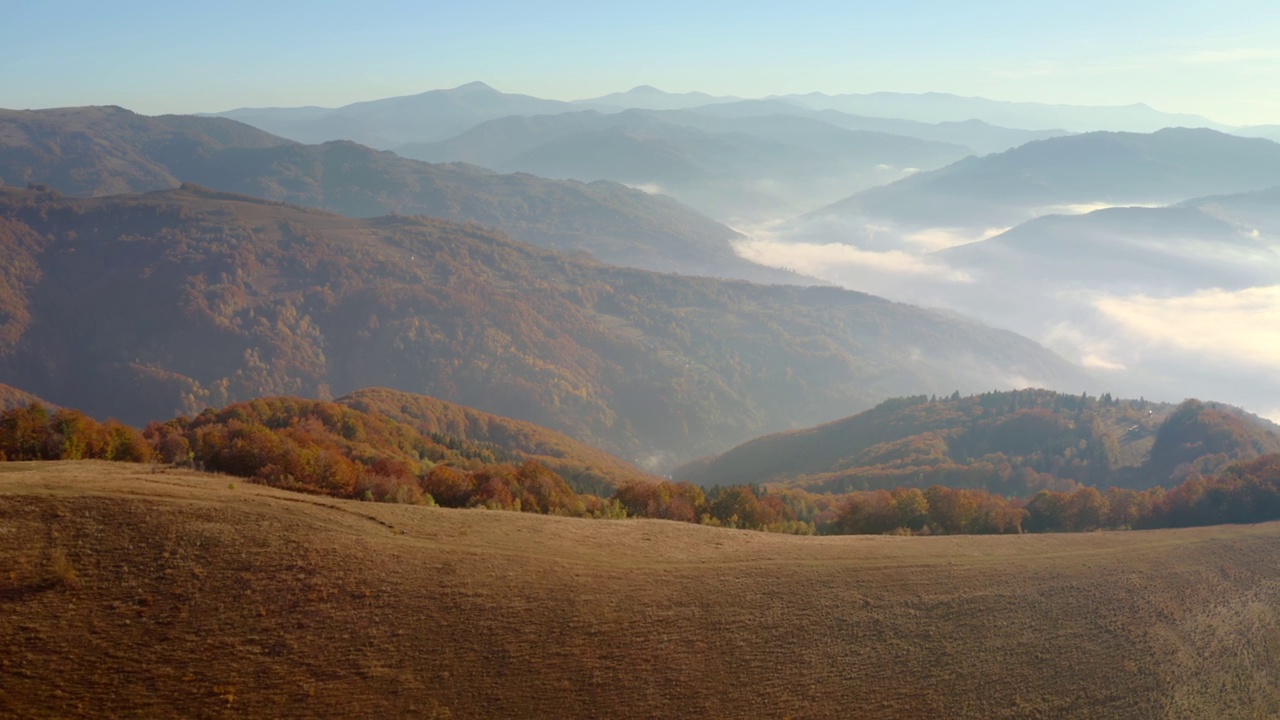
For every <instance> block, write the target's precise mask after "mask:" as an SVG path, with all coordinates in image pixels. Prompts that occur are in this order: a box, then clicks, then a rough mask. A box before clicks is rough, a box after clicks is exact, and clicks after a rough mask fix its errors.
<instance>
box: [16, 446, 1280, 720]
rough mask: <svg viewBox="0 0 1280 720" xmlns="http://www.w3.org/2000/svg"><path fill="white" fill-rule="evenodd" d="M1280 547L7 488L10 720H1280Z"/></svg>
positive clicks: (67, 473)
mask: <svg viewBox="0 0 1280 720" xmlns="http://www.w3.org/2000/svg"><path fill="white" fill-rule="evenodd" d="M1278 560H1280V525H1277V524H1267V525H1258V526H1244V527H1240V526H1236V527H1218V528H1203V529H1193V530H1179V531H1151V532H1128V533H1093V534H1081V535H1023V536H1005V537H931V538H896V537H819V538H812V537H790V536H779V535H768V534H763V533H752V532H742V531H730V530H722V529H715V528H707V527H699V526H692V525H683V524H677V523H669V522H660V521H649V520H643V521H601V520H596V521H592V520H576V519H564V518H554V517H540V516H530V515H520V514H514V513H500V512H489V511H479V510H467V511H461V510H440V509H434V508H420V507H407V506H396V505H379V504H374V503H357V502H344V501H335V500H330V499H326V498H318V497H310V496H303V495H293V494H289V493H284V492H279V491H275V490H271V489H268V488H264V487H258V486H254V485H248V484H245V483H243V482H241V481H238V480H232V479H230V478H227V477H220V476H209V475H199V474H196V473H188V472H180V471H165V472H153V471H152V468H150V467H147V466H128V465H120V464H114V465H113V464H106V463H53V464H21V463H13V464H6V465H0V715H4V716H6V717H148V718H162V717H378V718H384V717H427V718H473V717H477V718H507V717H548V718H552V717H554V718H563V717H593V718H614V717H636V718H649V717H698V718H732V717H744V718H785V717H792V718H886V717H897V718H935V717H936V718H1107V717H1117V718H1233V717H1248V718H1252V717H1257V718H1263V717H1275V716H1277V715H1278V714H1280V617H1278V612H1280V610H1278V608H1280V562H1278Z"/></svg>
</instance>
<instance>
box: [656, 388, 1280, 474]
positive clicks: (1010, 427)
mask: <svg viewBox="0 0 1280 720" xmlns="http://www.w3.org/2000/svg"><path fill="white" fill-rule="evenodd" d="M1278 431H1280V428H1277V427H1276V425H1275V424H1274V423H1271V422H1270V421H1267V420H1265V419H1263V418H1259V417H1257V416H1255V415H1251V414H1249V413H1247V412H1245V411H1243V410H1241V409H1239V408H1234V407H1230V406H1226V405H1220V404H1213V403H1211V404H1208V405H1206V404H1204V403H1200V402H1199V401H1195V400H1189V401H1187V402H1186V403H1183V404H1182V405H1180V406H1174V405H1171V404H1169V403H1153V402H1147V401H1145V400H1116V399H1114V398H1112V397H1111V396H1110V395H1106V396H1104V397H1101V398H1098V397H1092V396H1083V397H1082V396H1080V395H1069V394H1062V393H1056V392H1051V391H1048V390H1035V389H1031V390H1014V391H1008V392H990V393H984V394H982V395H974V396H970V397H953V398H941V399H938V398H934V399H930V398H928V397H924V396H915V397H908V398H897V399H894V400H888V401H886V402H883V403H881V404H880V405H878V406H876V407H875V408H872V409H871V410H867V411H865V412H862V413H859V414H858V415H854V416H852V417H847V418H844V419H841V420H836V421H834V422H830V423H826V424H824V425H820V426H817V427H812V428H806V429H803V430H794V431H790V432H783V433H777V434H774V435H768V436H765V437H760V438H756V439H754V440H751V441H748V442H746V443H743V444H742V445H739V446H738V447H735V448H733V449H731V450H729V451H728V452H726V453H724V454H722V455H719V456H717V457H714V458H704V459H701V460H698V461H696V462H694V463H689V464H688V465H686V466H684V467H681V468H677V469H676V471H675V476H676V477H677V478H679V479H681V480H688V481H690V482H694V483H698V484H701V485H715V484H726V483H735V482H736V483H773V484H776V485H778V486H785V487H795V488H804V489H807V490H811V491H814V492H820V493H844V492H849V491H857V490H873V489H881V488H884V489H888V488H895V487H928V486H930V485H935V484H936V485H944V486H949V487H973V488H983V489H986V490H990V491H992V492H998V493H1003V494H1007V495H1030V494H1034V493H1035V492H1036V491H1037V490H1041V489H1044V488H1058V489H1061V488H1070V487H1071V486H1072V485H1073V484H1075V483H1079V484H1083V485H1093V486H1097V487H1102V488H1106V487H1109V486H1112V485H1119V486H1122V487H1132V488H1148V487H1151V486H1153V485H1165V486H1172V485H1176V484H1178V483H1179V482H1181V481H1182V480H1184V479H1185V478H1186V477H1187V475H1188V474H1189V473H1190V472H1191V471H1192V470H1196V471H1199V472H1201V473H1204V474H1212V473H1215V472H1218V471H1220V470H1222V469H1223V468H1225V467H1226V466H1228V465H1230V464H1231V463H1233V462H1239V461H1242V460H1249V459H1252V458H1255V457H1258V456H1260V455H1264V454H1267V453H1276V452H1280V432H1278Z"/></svg>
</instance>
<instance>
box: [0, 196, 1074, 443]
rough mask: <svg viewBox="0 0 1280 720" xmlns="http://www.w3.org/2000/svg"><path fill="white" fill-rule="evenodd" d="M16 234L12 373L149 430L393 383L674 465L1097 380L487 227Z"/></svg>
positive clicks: (882, 313)
mask: <svg viewBox="0 0 1280 720" xmlns="http://www.w3.org/2000/svg"><path fill="white" fill-rule="evenodd" d="M0 218H2V219H3V223H4V225H3V227H2V228H0V230H2V231H3V232H4V233H5V235H4V237H3V241H4V242H3V243H2V246H3V247H5V248H7V249H9V250H10V252H12V253H13V259H12V262H10V263H8V264H6V266H5V267H3V268H0V271H2V274H0V277H2V278H3V282H2V283H0V287H3V288H6V289H7V292H6V293H5V295H4V297H3V300H2V301H0V302H3V304H4V306H5V307H9V308H13V309H14V310H12V311H10V312H9V313H8V314H6V316H5V320H6V322H5V324H4V325H3V326H0V337H3V338H6V341H5V342H4V343H3V344H0V377H3V378H5V379H6V380H7V381H9V382H11V383H13V384H15V385H18V386H20V387H23V388H26V389H28V390H30V391H32V392H35V393H37V394H38V395H40V396H42V397H46V398H48V399H49V400H51V401H53V402H55V403H58V404H60V405H66V406H71V407H78V408H81V409H83V410H85V411H86V412H88V413H90V414H91V415H94V416H99V417H103V416H116V417H119V418H120V419H122V420H125V421H127V422H131V423H134V424H145V423H146V422H148V421H150V420H154V419H161V418H167V417H170V416H172V415H174V414H177V413H188V414H189V413H193V412H196V411H198V410H200V409H202V408H204V407H206V406H220V405H224V404H227V403H229V402H232V401H235V400H242V399H248V398H252V397H259V396H264V395H297V396H303V397H320V398H324V397H332V396H336V395H341V394H343V393H347V392H351V391H353V390H355V389H358V388H364V387H370V386H384V387H391V388H395V389H398V390H403V391H408V392H415V393H424V394H429V395H432V396H435V397H439V398H441V399H444V400H448V401H451V402H458V403H462V404H465V405H470V406H473V407H476V408H478V409H481V410H484V411H486V412H492V413H497V414H501V415H507V416H511V417H515V418H519V419H523V420H529V421H532V422H536V423H538V424H540V425H545V426H548V427H551V428H553V429H556V430H560V431H563V432H567V433H569V434H570V435H572V436H574V437H576V438H577V439H579V440H582V441H585V442H589V443H591V444H597V445H599V446H601V447H603V448H605V449H607V450H611V451H614V452H616V453H620V454H622V455H623V457H625V458H628V459H639V460H641V461H643V463H644V464H645V465H646V466H649V467H655V466H662V465H663V464H666V463H670V462H671V461H672V460H677V459H687V458H689V457H692V456H695V455H703V454H706V453H708V452H712V451H715V450H718V449H720V448H723V447H726V446H728V445H730V444H731V443H734V442H740V441H742V440H745V439H746V438H748V437H751V436H754V435H758V434H760V433H761V432H766V431H771V430H780V429H784V428H788V427H797V426H801V425H805V424H812V423H814V422H820V421H823V420H828V419H831V418H834V417H840V416H842V415H844V414H847V413H848V412H849V411H850V410H851V409H853V410H856V409H858V408H863V407H868V406H869V405H871V404H873V403H874V402H877V401H879V400H882V399H884V398H885V397H891V396H894V395H901V394H903V393H904V392H950V391H951V390H954V389H957V388H958V389H960V390H964V391H969V392H971V391H974V390H977V389H979V388H984V387H986V388H989V387H993V386H995V387H1010V386H1022V385H1026V384H1029V383H1034V384H1043V385H1050V386H1059V387H1066V388H1071V389H1074V388H1076V387H1082V388H1085V387H1089V384H1090V383H1091V380H1090V379H1089V378H1087V377H1086V376H1085V375H1084V374H1083V373H1082V372H1081V371H1079V370H1078V369H1077V368H1075V367H1074V366H1072V365H1070V364H1068V363H1066V362H1064V361H1062V360H1061V359H1060V358H1058V357H1057V356H1055V355H1053V354H1052V353H1049V352H1048V351H1046V350H1044V349H1043V348H1042V347H1040V346H1038V345H1036V344H1034V343H1031V342H1029V341H1027V340H1025V339H1023V338H1020V337H1018V336H1016V335H1013V334H1011V333H1007V332H1002V331H997V330H992V329H990V328H986V327H984V326H981V325H979V324H976V323H973V322H970V321H967V320H964V319H961V318H958V317H956V316H954V315H950V314H943V313H938V312H932V311H926V310H923V309H920V308H916V307H912V306H907V305H900V304H896V303H892V302H888V301H885V300H882V299H879V298H875V297H872V296H868V295H864V294H860V293H856V292H850V291H844V290H837V289H833V288H796V287H784V286H774V287H762V286H756V285H751V284H748V283H742V282H729V281H716V280H711V279H699V278H687V277H680V276H674V275H661V274H656V273H649V272H645V271H641V270H630V269H623V268H615V267H609V266H604V265H600V264H597V263H595V262H592V261H590V260H586V259H581V258H574V257H570V256H566V255H562V254H559V253H555V252H552V251H548V250H542V249H538V248H534V247H531V246H528V245H524V244H521V243H516V242H513V241H511V240H509V239H507V238H505V237H502V236H499V235H495V234H494V233H492V232H491V231H488V230H485V229H483V228H481V227H479V226H475V225H457V224H453V223H448V222H445V221H440V220H432V219H427V218H420V217H384V218H377V219H371V220H359V219H351V218H346V217H341V216H337V215H331V214H328V213H324V212H320V211H316V210H306V209H302V208H297V207H291V206H286V205H281V204H275V203H269V202H266V201H263V200H258V199H253V198H248V197H244V196H235V195H227V194H221V193H216V192H213V191H210V190H206V189H201V188H197V187H192V186H187V187H184V188H183V189H180V190H174V191H165V192H157V193H151V194H147V195H138V196H111V197H106V198H96V199H72V198H66V197H63V196H59V195H58V194H56V193H53V192H42V191H39V190H4V191H0Z"/></svg>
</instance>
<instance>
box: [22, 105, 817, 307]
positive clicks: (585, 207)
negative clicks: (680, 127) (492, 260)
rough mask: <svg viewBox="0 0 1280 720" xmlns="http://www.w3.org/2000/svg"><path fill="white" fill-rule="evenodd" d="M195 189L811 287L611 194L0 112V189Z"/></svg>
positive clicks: (580, 186)
mask: <svg viewBox="0 0 1280 720" xmlns="http://www.w3.org/2000/svg"><path fill="white" fill-rule="evenodd" d="M182 182H193V183H197V184H200V185H204V186H206V187H210V188H214V189H218V190H225V191H230V192H240V193H245V194H250V195H255V196H258V197H264V198H267V199H271V200H279V201H286V202H291V203H296V204H301V205H308V206H311V207H318V208H323V209H326V210H332V211H335V212H339V213H342V214H346V215H352V216H366V217H367V216H377V215H383V214H388V213H400V214H406V215H410V214H412V215H417V214H422V215H431V216H434V217H442V218H447V219H451V220H458V221H468V222H478V223H482V224H485V225H489V226H492V227H496V228H499V229H501V230H503V231H505V232H507V233H509V234H511V235H512V236H514V237H516V238H519V239H521V240H525V241H527V242H532V243H534V244H537V245H542V246H545V247H552V248H556V249H560V250H580V251H585V252H589V253H591V254H592V255H594V256H596V257H598V258H600V259H602V260H604V261H606V262H612V263H616V264H619V265H630V266H635V267H642V268H647V269H652V270H659V271H664V272H682V273H687V274H705V275H714V276H721V277H726V276H727V277H741V278H746V279H751V280H755V281H758V282H783V283H798V284H814V283H816V282H817V281H814V280H813V279H811V278H802V277H799V276H797V275H795V274H794V273H789V272H785V271H781V270H775V269H772V268H765V267H761V266H759V265H755V264H754V263H750V262H747V261H745V260H743V259H741V258H739V257H738V255H737V254H736V253H735V252H734V251H733V247H732V243H733V242H735V241H737V240H740V239H742V236H741V235H739V234H738V233H737V232H735V231H733V230H731V229H729V228H727V227H725V226H723V225H721V224H719V223H716V222H714V221H712V220H711V219H709V218H707V217H705V216H703V215H700V214H698V213H697V212H695V211H693V210H691V209H689V208H687V207H684V206H682V205H680V204H679V203H678V202H676V201H674V200H672V199H670V198H666V197H656V196H652V195H649V194H647V193H644V192H641V191H639V190H633V189H631V188H627V187H624V186H622V185H619V184H615V183H606V182H596V183H591V184H584V183H579V182H558V181H552V180H544V179H542V178H537V177H533V176H531V175H523V174H522V175H500V174H497V173H494V172H491V171H489V170H484V169H481V168H478V167H474V166H468V165H431V164H427V163H422V162H417V161H413V160H407V159H405V158H402V157H399V156H397V155H394V154H392V153H389V152H379V151H376V150H373V149H371V148H367V147H364V146H362V145H357V144H355V143H350V142H332V143H325V144H322V145H301V144H298V143H294V142H291V141H288V140H285V139H283V138H278V137H275V136H273V135H269V134H267V133H264V132H261V131H259V130H255V129H253V128H251V127H248V126H246V125H243V124H240V123H237V122H233V121H231V120H227V119H225V118H202V117H193V116H164V117H159V118H151V117H146V116H142V115H136V114H134V113H131V112H129V111H127V110H124V109H121V108H113V107H94V108H68V109H61V110H40V111H0V183H7V184H10V185H16V186H25V185H26V184H28V183H38V184H48V185H50V186H52V187H55V188H57V189H60V190H62V191H64V192H67V193H71V194H76V195H104V194H110V193H120V192H137V191H146V190H158V189H164V188H172V187H177V186H178V185H179V184H180V183H182Z"/></svg>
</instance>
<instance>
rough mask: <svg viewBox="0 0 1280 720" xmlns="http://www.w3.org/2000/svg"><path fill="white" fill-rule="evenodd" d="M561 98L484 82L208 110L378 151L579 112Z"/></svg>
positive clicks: (308, 138)
mask: <svg viewBox="0 0 1280 720" xmlns="http://www.w3.org/2000/svg"><path fill="white" fill-rule="evenodd" d="M579 109H581V107H580V106H577V105H574V104H572V103H567V102H561V101H559V100H543V99H541V98H536V97H532V96H529V95H519V94H512V93H503V92H499V91H497V90H495V89H493V88H491V87H489V86H488V85H486V84H484V83H482V82H473V83H468V84H466V85H460V86H458V87H456V88H452V89H447V90H429V91H427V92H424V93H419V94H417V95H405V96H402V97H393V98H384V99H381V100H369V101H366V102H358V103H352V104H350V105H344V106H342V107H339V108H319V107H301V108H240V109H237V110H228V111H226V112H219V113H210V114H211V115H217V116H220V117H226V118H231V119H232V120H238V121H240V122H243V123H246V124H249V125H252V126H254V127H256V128H260V129H262V130H266V131H267V132H269V133H272V134H275V135H279V136H281V137H285V138H289V139H290V140H296V141H298V142H302V143H322V142H326V141H328V140H351V141H353V142H358V143H361V144H362V145H368V146H370V147H374V148H379V149H384V150H385V149H388V148H392V147H395V146H397V145H403V144H404V143H409V142H429V141H431V140H442V139H444V138H447V137H451V136H453V135H457V134H458V133H460V132H462V131H463V130H466V129H467V128H469V127H471V126H473V125H475V124H477V123H480V122H484V121H485V120H492V119H493V118H498V117H505V116H507V115H543V114H546V113H556V112H566V111H570V110H579Z"/></svg>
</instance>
